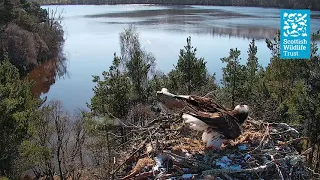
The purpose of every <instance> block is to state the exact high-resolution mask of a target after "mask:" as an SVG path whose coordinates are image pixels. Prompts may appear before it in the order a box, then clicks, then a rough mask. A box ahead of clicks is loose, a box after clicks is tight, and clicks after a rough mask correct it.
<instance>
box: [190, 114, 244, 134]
mask: <svg viewBox="0 0 320 180" xmlns="http://www.w3.org/2000/svg"><path fill="white" fill-rule="evenodd" d="M190 115H192V116H194V117H196V118H198V119H199V120H201V121H203V122H205V123H206V124H207V125H208V126H210V127H211V128H212V129H213V130H214V131H217V132H219V133H220V134H222V135H224V136H225V138H227V139H235V138H237V137H239V136H240V134H241V127H240V125H239V124H238V123H237V122H236V120H235V119H234V117H233V116H231V115H229V114H227V113H222V112H216V113H207V112H199V111H197V112H195V113H192V114H190Z"/></svg>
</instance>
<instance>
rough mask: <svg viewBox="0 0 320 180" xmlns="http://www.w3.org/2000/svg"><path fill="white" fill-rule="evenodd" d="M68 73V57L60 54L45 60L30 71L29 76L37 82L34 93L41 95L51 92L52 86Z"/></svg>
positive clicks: (33, 89)
mask: <svg viewBox="0 0 320 180" xmlns="http://www.w3.org/2000/svg"><path fill="white" fill-rule="evenodd" d="M66 75H68V73H67V65H66V58H65V57H64V56H63V55H60V56H59V57H58V58H55V59H51V60H48V61H45V62H44V63H42V64H41V65H39V66H37V67H35V68H34V69H33V70H32V71H31V72H29V78H30V79H32V80H34V81H35V82H36V85H35V86H34V87H33V88H32V94H33V95H34V96H37V97H40V96H41V95H42V94H46V93H48V92H49V90H50V87H51V86H52V85H53V84H54V83H55V82H56V80H58V79H59V78H63V77H65V76H66Z"/></svg>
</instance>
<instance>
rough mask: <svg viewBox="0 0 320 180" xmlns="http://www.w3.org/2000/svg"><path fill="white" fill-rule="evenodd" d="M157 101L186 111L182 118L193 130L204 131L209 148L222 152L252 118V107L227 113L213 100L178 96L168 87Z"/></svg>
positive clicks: (235, 109)
mask: <svg viewBox="0 0 320 180" xmlns="http://www.w3.org/2000/svg"><path fill="white" fill-rule="evenodd" d="M157 98H158V99H159V100H160V101H161V103H162V104H163V105H164V106H165V107H166V108H168V109H171V110H180V111H182V119H183V120H184V122H185V123H187V124H189V125H190V128H191V129H193V130H196V131H200V132H203V134H202V141H203V142H205V143H207V145H206V146H207V148H213V149H217V150H220V148H221V145H222V144H223V142H224V141H227V140H233V139H236V138H237V137H239V136H240V135H241V125H242V124H243V123H244V122H245V120H246V119H247V118H248V113H249V107H248V106H247V105H237V106H236V107H235V108H234V109H233V110H227V109H225V108H223V107H222V106H220V105H219V104H218V103H216V102H214V101H213V100H212V99H211V98H205V97H200V96H194V95H175V94H172V93H170V92H168V90H167V89H166V88H162V90H161V91H158V92H157Z"/></svg>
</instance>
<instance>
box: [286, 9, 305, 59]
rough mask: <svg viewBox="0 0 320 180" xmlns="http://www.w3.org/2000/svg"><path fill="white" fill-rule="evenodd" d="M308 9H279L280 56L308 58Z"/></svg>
mask: <svg viewBox="0 0 320 180" xmlns="http://www.w3.org/2000/svg"><path fill="white" fill-rule="evenodd" d="M310 41H311V37H310V10H292V9H282V10H280V58H281V59H309V58H310Z"/></svg>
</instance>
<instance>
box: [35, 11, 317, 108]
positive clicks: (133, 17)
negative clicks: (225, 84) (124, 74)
mask: <svg viewBox="0 0 320 180" xmlns="http://www.w3.org/2000/svg"><path fill="white" fill-rule="evenodd" d="M44 8H50V9H57V11H58V12H62V16H63V20H62V24H63V27H64V30H65V37H66V42H65V46H64V53H65V54H66V57H67V59H68V61H67V71H68V73H67V74H66V75H65V76H64V77H63V78H55V73H54V68H56V65H52V64H54V63H52V62H48V63H46V64H44V65H43V66H41V67H38V68H37V69H36V70H35V71H34V72H32V75H33V77H35V79H36V80H37V81H38V85H37V88H36V89H35V91H36V92H37V93H42V94H43V96H48V99H49V100H50V99H59V100H61V101H62V102H63V103H64V105H65V107H66V108H67V109H68V110H70V111H72V110H74V109H76V108H83V107H86V105H85V103H86V102H90V98H91V97H92V96H93V91H92V88H93V87H94V83H92V75H100V74H101V73H102V71H104V70H108V68H109V66H110V65H111V63H112V60H113V54H114V52H116V53H118V54H119V53H120V47H119V33H120V32H122V31H123V30H124V28H127V27H128V26H129V24H133V25H135V26H136V27H137V29H138V31H139V33H140V40H141V44H142V45H143V47H144V48H145V49H146V50H147V51H149V52H152V53H153V54H154V56H155V57H156V59H157V69H158V70H161V71H163V72H166V73H167V72H169V71H170V70H171V69H172V68H173V64H175V63H176V62H177V60H178V55H179V50H180V49H181V48H183V46H184V45H185V44H186V38H187V37H188V36H191V37H192V45H193V46H194V47H197V50H198V53H197V55H198V56H199V57H204V58H205V60H206V61H207V68H208V70H209V72H210V73H214V72H216V73H217V78H218V79H220V78H221V68H222V67H223V64H222V63H221V61H220V58H222V57H225V56H228V53H229V50H230V48H238V49H239V50H241V58H242V62H245V59H246V58H247V49H248V46H249V42H250V41H251V39H252V38H255V39H257V42H256V43H257V46H258V58H259V61H260V63H261V64H262V65H263V66H266V65H267V64H268V63H269V62H270V56H271V55H270V51H269V50H268V49H267V47H266V44H265V38H273V37H274V36H275V32H276V31H277V29H278V27H279V13H280V11H279V9H272V8H252V7H250V8H249V7H219V6H156V5H113V6H109V5H103V6H93V5H78V6H74V5H68V6H44ZM311 14H312V21H311V30H312V32H315V31H316V30H319V29H320V12H312V13H311Z"/></svg>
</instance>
